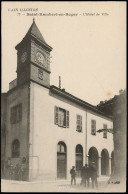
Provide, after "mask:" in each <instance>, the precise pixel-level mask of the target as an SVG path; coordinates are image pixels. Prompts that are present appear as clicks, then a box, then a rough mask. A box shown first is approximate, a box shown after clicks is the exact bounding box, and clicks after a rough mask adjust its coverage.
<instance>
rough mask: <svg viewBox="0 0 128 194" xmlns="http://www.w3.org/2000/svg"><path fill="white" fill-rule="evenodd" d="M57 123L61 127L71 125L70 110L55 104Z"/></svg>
mask: <svg viewBox="0 0 128 194" xmlns="http://www.w3.org/2000/svg"><path fill="white" fill-rule="evenodd" d="M54 117H55V124H56V125H58V126H60V127H67V128H68V127H69V111H67V110H65V109H62V108H60V107H57V106H55V115H54Z"/></svg>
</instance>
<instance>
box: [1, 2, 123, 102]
mask: <svg viewBox="0 0 128 194" xmlns="http://www.w3.org/2000/svg"><path fill="white" fill-rule="evenodd" d="M27 9H29V10H27ZM30 9H35V11H34V10H32V11H31V10H30ZM34 13H35V14H37V15H35V16H34V15H33V14H34ZM41 14H46V15H45V16H43V15H41ZM50 14H54V15H53V16H51V15H50ZM57 14H58V15H57ZM59 14H61V15H59ZM64 14H65V15H64ZM33 17H34V18H35V22H36V24H37V26H38V28H39V30H40V32H41V33H42V35H43V37H44V39H45V41H46V42H47V44H49V45H50V46H51V47H52V48H53V50H52V52H51V63H50V68H51V75H50V85H55V86H57V87H58V86H59V76H61V88H65V90H66V91H67V92H69V93H71V94H72V95H74V96H76V97H78V98H80V99H82V100H84V101H86V102H88V103H90V104H93V105H97V104H98V103H99V102H100V101H104V100H108V99H110V98H112V97H113V96H114V95H116V94H119V90H120V89H125V88H126V3H125V2H121V1H115V2H114V1H113V2H111V1H110V2H109V1H108V2H93V1H92V2H75V1H74V2H73V1H72V2H38V1H37V2H35V1H33V2H2V68H1V70H2V92H7V91H8V90H9V82H11V81H12V80H14V79H15V78H16V76H17V75H16V67H17V52H16V50H15V46H16V45H17V44H18V43H19V42H20V41H21V40H22V39H23V37H24V36H25V34H26V33H27V31H28V29H29V28H30V26H31V24H32V22H33Z"/></svg>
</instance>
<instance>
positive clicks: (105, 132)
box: [103, 124, 107, 138]
mask: <svg viewBox="0 0 128 194" xmlns="http://www.w3.org/2000/svg"><path fill="white" fill-rule="evenodd" d="M103 129H107V124H104V125H103ZM103 138H107V130H104V131H103Z"/></svg>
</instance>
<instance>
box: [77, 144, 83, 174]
mask: <svg viewBox="0 0 128 194" xmlns="http://www.w3.org/2000/svg"><path fill="white" fill-rule="evenodd" d="M82 166H83V148H82V146H81V145H80V144H78V145H77V146H76V176H77V177H81V169H82Z"/></svg>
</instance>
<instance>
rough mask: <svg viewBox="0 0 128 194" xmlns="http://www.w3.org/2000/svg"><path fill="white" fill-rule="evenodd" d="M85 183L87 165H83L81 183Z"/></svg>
mask: <svg viewBox="0 0 128 194" xmlns="http://www.w3.org/2000/svg"><path fill="white" fill-rule="evenodd" d="M83 184H85V166H83V167H82V169H81V183H80V185H83Z"/></svg>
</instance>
